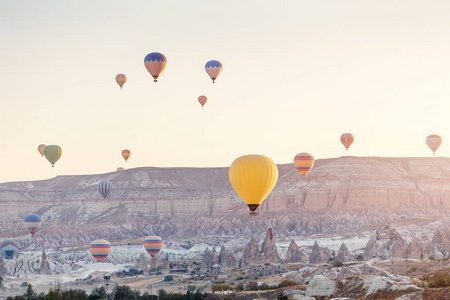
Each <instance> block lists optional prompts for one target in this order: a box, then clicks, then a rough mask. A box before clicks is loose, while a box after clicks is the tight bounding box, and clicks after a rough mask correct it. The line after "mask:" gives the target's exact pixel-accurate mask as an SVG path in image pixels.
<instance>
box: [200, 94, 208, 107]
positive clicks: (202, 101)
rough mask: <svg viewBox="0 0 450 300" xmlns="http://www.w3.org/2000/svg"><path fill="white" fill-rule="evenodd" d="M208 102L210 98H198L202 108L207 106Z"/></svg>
mask: <svg viewBox="0 0 450 300" xmlns="http://www.w3.org/2000/svg"><path fill="white" fill-rule="evenodd" d="M206 101H208V98H207V97H206V96H200V97H198V102H200V104H201V105H202V107H203V105H205V103H206Z"/></svg>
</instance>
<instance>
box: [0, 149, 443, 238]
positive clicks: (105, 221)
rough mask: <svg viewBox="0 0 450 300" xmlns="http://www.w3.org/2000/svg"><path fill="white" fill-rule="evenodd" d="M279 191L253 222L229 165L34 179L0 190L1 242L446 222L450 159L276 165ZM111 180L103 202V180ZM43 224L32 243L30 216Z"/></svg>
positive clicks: (288, 232)
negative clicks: (307, 167) (305, 169)
mask: <svg viewBox="0 0 450 300" xmlns="http://www.w3.org/2000/svg"><path fill="white" fill-rule="evenodd" d="M278 168H279V180H278V183H277V185H276V187H275V189H274V190H273V192H272V194H271V195H270V196H269V197H268V199H266V201H265V202H264V203H263V205H262V206H261V207H260V208H259V209H258V210H259V212H260V216H259V217H255V218H250V217H249V216H248V208H247V207H246V206H245V205H244V203H243V201H242V200H241V199H240V198H239V196H238V195H237V194H236V193H235V192H234V190H233V189H232V187H231V185H230V183H229V180H228V168H137V169H130V170H125V171H119V172H113V173H107V174H98V175H80V176H58V177H56V178H53V179H49V180H43V181H33V182H11V183H3V184H0V235H1V236H3V237H6V236H9V237H22V238H20V239H21V243H22V245H25V246H27V245H32V244H34V245H36V246H37V247H40V246H42V245H43V244H44V243H45V245H46V246H57V245H61V244H62V245H73V244H80V243H86V242H89V241H91V240H93V239H95V238H99V237H103V238H107V239H109V240H113V241H117V240H125V239H133V238H139V237H142V236H144V235H149V234H158V235H160V236H162V237H164V238H171V239H177V240H195V239H204V238H205V237H211V236H221V238H222V239H223V238H226V237H227V236H228V237H236V236H242V237H249V236H254V235H259V236H261V235H264V233H265V232H266V230H267V227H268V225H267V224H270V226H271V227H272V228H274V230H276V231H277V232H278V233H279V234H280V235H281V236H299V235H304V236H308V235H311V234H315V233H329V232H338V231H346V230H349V231H353V229H355V228H359V227H362V226H371V225H379V224H384V223H386V222H388V221H392V220H408V219H417V218H420V217H422V216H425V215H430V214H431V215H435V216H436V215H437V216H445V215H446V212H447V210H448V209H449V208H450V193H449V191H450V181H449V180H448V179H449V178H450V159H447V158H439V157H437V158H436V157H433V158H379V157H341V158H336V159H325V160H318V161H317V162H316V165H315V166H314V168H313V170H312V171H311V173H310V174H309V175H308V177H307V179H306V180H303V179H302V177H301V176H300V175H299V174H298V173H297V171H296V170H295V168H294V167H293V165H292V164H286V165H279V166H278ZM100 180H110V181H111V182H112V183H113V191H112V194H111V195H110V197H109V198H108V199H107V200H103V199H102V197H101V196H100V194H99V193H98V191H97V186H96V184H97V182H98V181H100ZM28 213H37V214H39V215H41V216H42V217H43V227H42V228H41V229H39V231H38V233H37V234H36V237H37V239H36V240H35V241H33V240H30V238H28V237H26V230H25V228H24V226H23V223H22V220H23V217H24V216H25V215H26V214H28Z"/></svg>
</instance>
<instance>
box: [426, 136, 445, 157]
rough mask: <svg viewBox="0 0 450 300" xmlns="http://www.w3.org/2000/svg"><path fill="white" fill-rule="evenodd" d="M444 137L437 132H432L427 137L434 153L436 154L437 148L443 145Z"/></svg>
mask: <svg viewBox="0 0 450 300" xmlns="http://www.w3.org/2000/svg"><path fill="white" fill-rule="evenodd" d="M441 144H442V138H441V137H440V136H438V135H437V134H432V135H429V136H428V137H427V145H428V147H430V149H431V151H433V154H436V153H435V152H436V150H437V149H438V148H439V147H440V146H441Z"/></svg>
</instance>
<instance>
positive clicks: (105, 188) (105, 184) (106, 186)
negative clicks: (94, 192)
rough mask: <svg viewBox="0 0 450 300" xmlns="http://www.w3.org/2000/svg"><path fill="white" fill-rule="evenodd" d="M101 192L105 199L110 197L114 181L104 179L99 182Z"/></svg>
mask: <svg viewBox="0 0 450 300" xmlns="http://www.w3.org/2000/svg"><path fill="white" fill-rule="evenodd" d="M97 187H98V191H99V193H100V194H101V195H102V196H103V199H106V197H108V195H109V193H111V189H112V183H111V181H108V180H102V181H100V182H99V183H98V184H97Z"/></svg>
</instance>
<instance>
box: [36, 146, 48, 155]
mask: <svg viewBox="0 0 450 300" xmlns="http://www.w3.org/2000/svg"><path fill="white" fill-rule="evenodd" d="M46 146H47V145H45V144H40V145H39V146H38V151H39V153H40V154H41V155H42V157H44V149H45V147H46Z"/></svg>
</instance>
